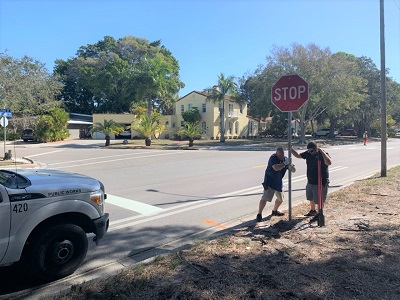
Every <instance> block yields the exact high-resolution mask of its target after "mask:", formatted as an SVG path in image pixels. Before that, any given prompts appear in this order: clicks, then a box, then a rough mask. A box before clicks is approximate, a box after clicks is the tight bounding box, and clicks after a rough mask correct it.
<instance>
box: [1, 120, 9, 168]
mask: <svg viewBox="0 0 400 300" xmlns="http://www.w3.org/2000/svg"><path fill="white" fill-rule="evenodd" d="M0 125H1V126H3V128H4V160H5V159H6V158H7V154H6V153H7V152H6V138H7V136H6V134H7V130H6V127H7V125H8V120H7V118H6V116H4V115H1V119H0Z"/></svg>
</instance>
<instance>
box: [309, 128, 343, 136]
mask: <svg viewBox="0 0 400 300" xmlns="http://www.w3.org/2000/svg"><path fill="white" fill-rule="evenodd" d="M330 131H331V130H330V128H320V129H318V130H317V131H316V132H314V133H313V136H314V137H321V136H325V137H328V136H329V132H330ZM337 133H338V132H337V131H336V130H334V131H333V136H336V135H337Z"/></svg>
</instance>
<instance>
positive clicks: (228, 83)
mask: <svg viewBox="0 0 400 300" xmlns="http://www.w3.org/2000/svg"><path fill="white" fill-rule="evenodd" d="M234 80H235V77H233V76H228V77H226V78H225V75H224V74H223V73H221V74H220V75H219V76H218V84H217V85H215V86H213V87H212V88H208V89H206V90H205V92H207V93H208V94H209V95H208V96H207V98H206V99H207V100H211V101H213V102H214V103H216V102H218V103H220V104H221V109H220V112H219V118H220V128H221V137H220V142H221V143H224V142H225V100H226V99H227V97H229V96H232V95H233V93H234V91H235V90H236V88H237V85H236V84H235V82H234Z"/></svg>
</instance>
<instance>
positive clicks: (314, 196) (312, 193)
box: [306, 183, 328, 204]
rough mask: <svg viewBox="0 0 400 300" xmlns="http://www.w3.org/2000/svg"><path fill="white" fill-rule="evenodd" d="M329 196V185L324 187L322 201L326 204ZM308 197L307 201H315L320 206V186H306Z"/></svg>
mask: <svg viewBox="0 0 400 300" xmlns="http://www.w3.org/2000/svg"><path fill="white" fill-rule="evenodd" d="M327 194H328V184H326V185H325V186H322V201H323V202H324V203H325V200H326V195H327ZM306 197H307V200H309V201H311V200H314V203H315V204H318V185H317V184H309V183H307V186H306Z"/></svg>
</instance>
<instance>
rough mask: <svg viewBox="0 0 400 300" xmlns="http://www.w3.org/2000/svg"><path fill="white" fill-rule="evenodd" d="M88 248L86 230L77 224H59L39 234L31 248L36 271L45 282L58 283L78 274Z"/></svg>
mask: <svg viewBox="0 0 400 300" xmlns="http://www.w3.org/2000/svg"><path fill="white" fill-rule="evenodd" d="M87 249H88V240H87V237H86V233H85V231H84V230H83V229H82V228H81V227H79V226H77V225H75V224H58V225H55V226H52V227H50V228H46V229H44V230H42V231H41V232H39V234H38V235H36V239H35V240H34V241H33V243H32V248H31V255H32V256H31V264H32V271H33V274H35V276H40V278H41V279H44V280H55V279H59V278H62V277H65V276H68V275H71V274H72V273H74V272H75V270H76V269H78V268H79V266H80V265H81V264H82V262H83V260H84V258H85V256H86V253H87Z"/></svg>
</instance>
